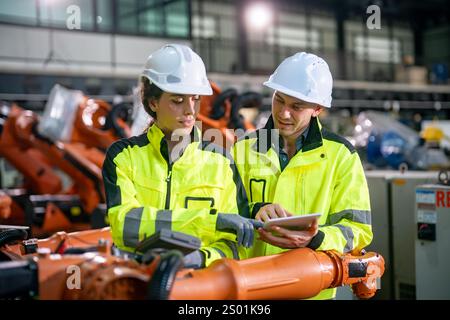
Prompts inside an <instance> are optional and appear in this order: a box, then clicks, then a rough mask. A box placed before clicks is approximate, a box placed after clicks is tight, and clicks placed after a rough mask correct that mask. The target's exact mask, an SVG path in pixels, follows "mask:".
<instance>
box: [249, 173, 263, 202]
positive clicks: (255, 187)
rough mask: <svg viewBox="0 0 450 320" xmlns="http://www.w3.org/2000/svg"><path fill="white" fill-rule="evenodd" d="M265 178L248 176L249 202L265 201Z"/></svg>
mask: <svg viewBox="0 0 450 320" xmlns="http://www.w3.org/2000/svg"><path fill="white" fill-rule="evenodd" d="M266 185H267V180H266V179H255V178H250V181H249V189H250V195H249V197H250V202H266Z"/></svg>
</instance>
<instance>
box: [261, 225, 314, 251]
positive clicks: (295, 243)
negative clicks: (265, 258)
mask: <svg viewBox="0 0 450 320" xmlns="http://www.w3.org/2000/svg"><path fill="white" fill-rule="evenodd" d="M270 231H273V232H275V233H277V234H278V235H273V234H272V233H271V232H270ZM270 231H266V230H264V229H262V228H260V229H258V233H259V235H260V239H261V240H263V241H265V242H267V243H269V244H271V245H274V246H277V247H280V248H283V249H294V248H304V247H306V246H307V245H308V244H309V243H310V242H311V240H312V238H313V237H314V236H315V235H316V234H317V232H318V231H319V222H318V221H317V220H315V221H314V223H313V224H312V225H311V227H310V228H309V229H307V230H303V231H295V230H288V229H285V228H281V227H277V226H272V227H271V228H270Z"/></svg>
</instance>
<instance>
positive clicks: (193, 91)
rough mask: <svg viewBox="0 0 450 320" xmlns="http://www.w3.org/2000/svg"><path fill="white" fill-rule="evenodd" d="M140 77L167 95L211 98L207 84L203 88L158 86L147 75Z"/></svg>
mask: <svg viewBox="0 0 450 320" xmlns="http://www.w3.org/2000/svg"><path fill="white" fill-rule="evenodd" d="M141 76H142V77H146V78H147V79H148V80H150V82H151V83H153V84H154V85H155V86H157V87H158V88H160V89H161V90H162V91H164V92H168V93H176V94H187V95H197V94H198V95H200V96H211V95H212V94H213V90H212V88H211V85H210V84H209V82H208V84H207V85H205V86H201V87H200V86H186V85H179V84H167V83H166V84H159V83H157V82H156V81H153V80H152V79H151V78H150V77H149V76H148V75H146V74H145V73H143V74H141Z"/></svg>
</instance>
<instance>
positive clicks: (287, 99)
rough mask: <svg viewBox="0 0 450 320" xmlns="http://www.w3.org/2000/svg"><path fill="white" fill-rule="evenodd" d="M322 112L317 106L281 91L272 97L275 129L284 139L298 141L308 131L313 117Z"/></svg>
mask: <svg viewBox="0 0 450 320" xmlns="http://www.w3.org/2000/svg"><path fill="white" fill-rule="evenodd" d="M321 111H322V108H321V107H320V106H318V105H317V104H314V103H310V102H306V101H303V100H300V99H297V98H294V97H291V96H288V95H286V94H284V93H281V92H279V91H275V93H274V94H273V97H272V116H273V121H274V124H275V128H276V129H279V130H280V135H281V136H282V137H283V138H287V139H289V138H292V139H297V137H298V136H300V134H301V133H302V132H303V131H304V130H305V129H306V127H307V126H308V125H309V122H310V121H311V117H316V116H318V115H319V113H320V112H321Z"/></svg>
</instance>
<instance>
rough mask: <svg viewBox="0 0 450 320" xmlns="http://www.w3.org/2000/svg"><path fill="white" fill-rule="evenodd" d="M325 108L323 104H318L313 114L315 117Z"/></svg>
mask: <svg viewBox="0 0 450 320" xmlns="http://www.w3.org/2000/svg"><path fill="white" fill-rule="evenodd" d="M322 110H323V108H322V107H321V106H316V107H315V108H314V112H313V114H312V116H313V117H317V116H318V115H319V114H320V113H321V112H322Z"/></svg>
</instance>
